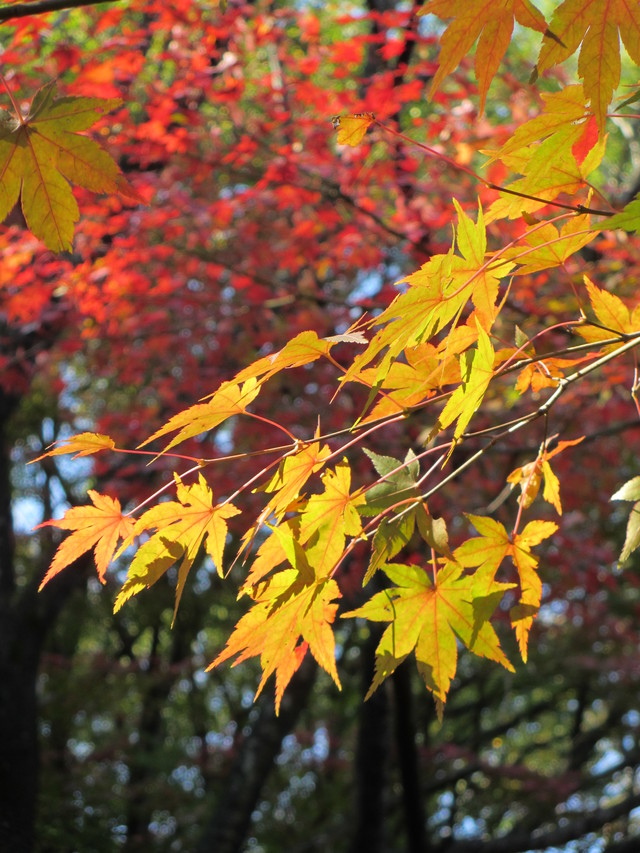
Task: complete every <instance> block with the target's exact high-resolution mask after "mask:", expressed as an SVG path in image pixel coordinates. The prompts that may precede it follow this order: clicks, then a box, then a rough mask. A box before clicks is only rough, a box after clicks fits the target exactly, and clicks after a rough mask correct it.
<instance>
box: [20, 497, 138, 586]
mask: <svg viewBox="0 0 640 853" xmlns="http://www.w3.org/2000/svg"><path fill="white" fill-rule="evenodd" d="M88 495H89V497H90V498H91V500H92V502H93V506H77V507H71V509H68V510H67V511H66V513H65V515H64V518H61V519H57V520H52V521H44V522H43V523H42V524H39V525H38V527H37V528H36V529H38V528H40V527H58V528H59V529H60V530H72V531H73V533H72V534H71V536H68V537H67V538H66V539H64V540H63V541H62V542H61V543H60V546H59V547H58V550H57V551H56V553H55V555H54V557H53V560H52V562H51V566H50V568H49V571H48V572H47V573H46V575H45V576H44V579H43V581H42V583H41V584H40V587H39V589H42V587H43V586H44V585H45V584H46V583H48V582H49V581H50V580H51V578H52V577H54V576H55V575H57V574H58V572H61V571H62V569H64V568H66V567H67V566H69V565H71V563H73V562H75V560H77V559H78V557H80V556H82V554H84V553H86V552H87V551H89V550H90V549H91V548H93V549H94V557H95V563H96V568H97V570H98V577H99V578H100V581H101V582H102V583H105V580H104V575H105V572H106V571H107V567H108V565H109V563H110V562H111V559H112V557H113V555H114V553H115V550H116V547H117V545H118V542H119V541H120V539H127V538H128V537H129V536H130V535H131V533H132V532H133V520H132V519H130V518H127V517H126V516H124V515H123V514H122V510H121V508H120V502H119V501H118V499H117V498H110V497H108V496H107V495H101V494H99V493H98V492H95V491H93V490H92V489H89V491H88Z"/></svg>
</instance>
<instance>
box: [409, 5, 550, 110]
mask: <svg viewBox="0 0 640 853" xmlns="http://www.w3.org/2000/svg"><path fill="white" fill-rule="evenodd" d="M418 14H420V15H437V16H438V17H439V18H453V21H452V22H451V23H450V24H449V26H448V27H447V29H446V30H445V31H444V33H443V35H442V38H441V39H440V65H439V67H438V70H437V72H436V76H435V77H434V78H433V84H432V86H431V92H430V94H429V97H430V98H432V97H433V95H434V94H435V92H436V90H437V89H438V88H439V86H440V84H441V83H442V81H443V79H444V78H445V77H446V76H447V74H450V73H451V72H452V71H455V69H456V68H457V67H458V65H459V64H460V62H461V60H462V59H463V58H464V57H465V56H466V55H467V54H468V53H469V51H470V50H471V48H472V46H473V44H474V42H475V41H476V39H478V37H479V41H478V46H477V48H476V56H475V69H476V77H477V79H478V87H479V89H480V112H481V113H482V111H483V110H484V105H485V101H486V98H487V92H488V90H489V86H490V84H491V81H492V79H493V77H494V75H495V73H496V71H497V70H498V66H499V65H500V61H501V60H502V57H503V56H504V54H505V52H506V50H507V47H508V46H509V42H510V41H511V34H512V32H513V22H514V18H515V20H516V21H517V22H518V23H519V24H521V25H522V26H523V27H528V28H529V29H533V30H537V31H538V32H540V33H544V32H545V31H546V29H547V23H546V21H545V19H544V15H542V13H541V12H539V11H538V9H536V7H535V6H534V5H533V4H532V3H530V2H529V0H502V2H500V3H496V2H495V0H430V2H428V3H427V4H426V6H425V7H424V8H423V9H421V10H420V12H419V13H418Z"/></svg>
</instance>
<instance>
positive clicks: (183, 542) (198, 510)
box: [114, 474, 240, 619]
mask: <svg viewBox="0 0 640 853" xmlns="http://www.w3.org/2000/svg"><path fill="white" fill-rule="evenodd" d="M175 478H176V483H177V497H178V500H177V501H166V502H165V503H161V504H158V505H157V506H154V507H152V508H151V509H150V510H148V511H147V512H145V513H144V515H142V516H141V517H140V518H139V519H138V520H137V521H136V523H135V527H134V528H133V530H132V531H131V535H130V537H129V539H128V540H127V541H126V542H125V543H124V545H123V546H122V549H121V550H124V548H126V547H127V546H128V545H129V544H131V541H132V540H133V537H134V536H138V535H139V534H140V533H142V532H144V531H148V530H153V529H155V533H153V535H152V536H151V537H150V538H149V539H148V540H147V541H146V542H144V543H143V544H142V545H141V546H140V548H138V551H137V552H136V555H135V557H134V558H133V561H132V563H131V565H130V567H129V571H128V573H127V579H126V581H125V582H124V584H123V586H122V588H121V590H120V592H119V593H118V596H117V598H116V601H115V605H114V612H116V611H118V610H119V609H120V608H121V607H122V605H123V604H124V603H125V602H126V601H128V599H130V598H131V597H132V596H134V595H137V593H139V592H141V591H142V590H143V589H146V588H147V587H150V586H152V585H153V584H154V583H156V581H157V580H159V579H160V578H161V577H162V575H164V574H165V572H166V571H167V570H168V569H169V568H170V567H171V566H172V565H173V564H174V563H175V562H176V561H177V560H179V559H180V558H181V557H182V563H181V564H180V568H179V570H178V583H177V586H176V603H175V608H174V614H173V616H174V619H175V615H176V613H177V610H178V605H179V604H180V598H181V596H182V591H183V589H184V585H185V582H186V580H187V575H188V574H189V571H190V569H191V566H192V565H193V562H194V560H195V558H196V555H197V553H198V551H199V550H200V546H201V545H202V544H203V543H204V546H205V550H206V552H207V553H208V554H209V556H210V557H211V559H212V560H213V562H214V564H215V566H216V569H217V572H218V574H219V575H220V576H222V556H223V551H224V545H225V540H226V537H227V519H229V518H231V517H232V516H234V515H237V514H238V513H239V512H240V510H238V509H237V508H236V507H235V506H233V504H230V503H226V504H219V505H217V506H214V505H213V495H212V492H211V489H210V488H209V486H208V485H207V482H206V480H205V479H204V477H203V476H202V474H200V477H199V480H198V482H197V483H194V484H193V485H192V486H185V485H184V484H183V483H182V482H181V480H180V478H179V477H178V476H177V475H175Z"/></svg>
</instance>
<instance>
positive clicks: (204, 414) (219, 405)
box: [140, 378, 260, 453]
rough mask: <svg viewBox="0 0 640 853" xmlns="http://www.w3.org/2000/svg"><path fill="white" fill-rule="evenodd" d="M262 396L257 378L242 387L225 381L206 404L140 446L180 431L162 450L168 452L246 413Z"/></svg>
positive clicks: (180, 416) (184, 413)
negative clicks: (260, 395)
mask: <svg viewBox="0 0 640 853" xmlns="http://www.w3.org/2000/svg"><path fill="white" fill-rule="evenodd" d="M259 393H260V385H259V384H258V382H257V381H256V380H255V378H252V379H248V380H247V381H246V382H244V383H242V385H240V384H238V383H237V382H231V381H230V382H223V383H222V385H221V386H220V387H219V388H218V390H217V391H216V392H215V393H214V394H212V395H211V397H210V399H209V400H208V401H207V402H206V403H196V405H195V406H190V407H189V408H188V409H185V410H184V411H182V412H178V414H177V415H174V416H173V417H172V418H171V419H170V420H168V421H167V423H166V424H164V426H162V427H160V429H159V430H156V432H154V434H153V435H152V436H150V437H149V438H147V439H146V441H143V442H142V444H141V445H140V447H144V446H145V445H147V444H149V443H150V442H152V441H154V440H155V439H156V438H161V437H162V436H164V435H167V434H168V433H170V432H177V435H175V436H174V437H173V438H172V439H171V441H170V442H169V444H167V446H166V447H165V448H164V450H163V451H162V453H166V451H167V450H170V449H171V448H172V447H175V446H176V444H180V443H181V442H183V441H186V440H187V439H188V438H193V437H194V436H196V435H200V434H201V433H203V432H208V431H209V430H211V429H214V427H217V426H219V425H220V424H221V423H223V422H224V421H226V420H227V418H230V417H232V416H233V415H240V414H242V413H243V412H244V411H245V409H246V408H247V406H248V405H249V404H250V403H252V402H253V400H255V398H256V397H257V396H258V394H259Z"/></svg>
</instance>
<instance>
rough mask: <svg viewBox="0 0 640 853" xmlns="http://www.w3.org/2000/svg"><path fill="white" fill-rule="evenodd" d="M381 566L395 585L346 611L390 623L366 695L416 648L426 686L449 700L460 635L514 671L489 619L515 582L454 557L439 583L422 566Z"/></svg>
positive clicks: (482, 654) (478, 651)
mask: <svg viewBox="0 0 640 853" xmlns="http://www.w3.org/2000/svg"><path fill="white" fill-rule="evenodd" d="M382 570H383V571H384V573H385V574H386V575H387V577H388V578H389V579H390V580H391V582H392V583H394V584H396V586H394V587H391V588H390V589H385V590H383V591H382V592H378V593H376V594H375V595H374V596H373V597H372V598H371V599H370V600H369V601H368V602H367V603H366V604H365V605H363V606H362V607H360V608H358V609H357V610H352V611H350V612H349V613H345V614H343V615H344V616H345V617H355V616H360V617H363V618H365V619H371V620H372V621H375V622H389V623H390V625H389V626H388V627H387V629H386V630H385V632H384V634H383V635H382V639H381V640H380V643H379V644H378V648H377V649H376V670H375V675H374V678H373V682H372V684H371V687H370V688H369V692H368V694H367V698H369V696H370V695H371V694H372V693H373V692H374V691H375V690H376V689H377V688H378V687H379V686H380V684H381V683H382V682H383V681H384V680H385V678H387V677H388V676H389V675H391V673H392V672H393V671H394V670H395V669H396V667H398V666H399V664H400V663H402V661H403V660H404V659H405V658H406V657H407V655H408V654H410V653H411V652H412V651H414V650H415V655H416V660H417V663H418V671H419V672H420V675H421V676H422V678H423V679H424V682H425V684H426V686H427V687H428V689H429V690H431V692H432V693H433V694H434V696H435V698H436V699H437V700H438V701H439V702H442V703H444V702H445V701H446V697H447V692H448V690H449V687H450V684H451V680H452V678H453V677H454V675H455V673H456V667H457V661H458V640H460V641H461V642H462V643H463V644H464V645H465V646H466V647H467V648H468V649H470V650H471V651H472V652H473V653H474V654H476V655H478V656H479V657H486V658H489V659H490V660H493V661H496V662H497V663H500V664H502V666H504V667H505V668H506V669H508V670H510V671H513V667H512V665H511V664H510V663H509V661H508V660H507V658H506V657H505V655H504V652H503V651H502V649H501V648H500V643H499V641H498V637H497V635H496V633H495V631H494V630H493V627H492V626H491V624H490V623H489V621H488V619H489V616H490V615H491V613H492V612H493V610H494V608H495V606H496V605H497V603H498V599H499V598H500V597H501V596H502V593H503V592H504V590H506V589H510V588H511V587H512V586H513V584H502V583H497V582H496V581H494V580H493V577H489V572H488V571H486V570H482V569H480V570H478V571H477V572H476V573H475V574H473V575H464V576H463V575H462V572H463V568H462V566H461V565H460V564H459V563H454V562H451V561H447V562H445V565H444V566H443V567H442V568H440V569H439V570H438V572H437V577H436V580H435V583H432V582H431V580H430V579H429V576H428V574H427V572H426V570H425V569H424V568H422V567H421V566H414V565H411V566H407V565H403V564H389V565H386V566H383V567H382ZM489 601H490V606H488V603H489Z"/></svg>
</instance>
